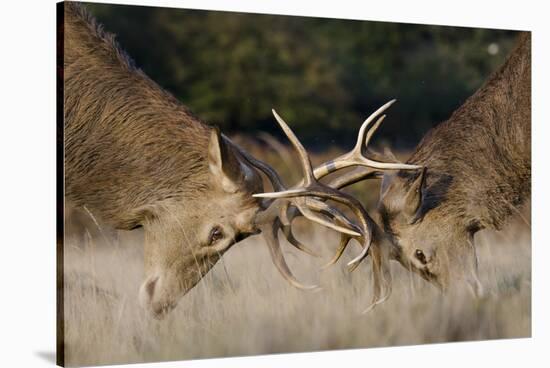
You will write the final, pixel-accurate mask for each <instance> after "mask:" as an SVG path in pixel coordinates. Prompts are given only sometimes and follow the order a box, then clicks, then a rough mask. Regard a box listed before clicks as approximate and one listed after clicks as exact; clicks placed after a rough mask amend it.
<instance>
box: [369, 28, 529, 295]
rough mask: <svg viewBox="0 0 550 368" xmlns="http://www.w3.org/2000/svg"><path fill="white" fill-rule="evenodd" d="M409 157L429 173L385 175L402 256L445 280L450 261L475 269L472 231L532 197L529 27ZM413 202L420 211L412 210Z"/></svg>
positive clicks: (389, 225) (386, 218)
mask: <svg viewBox="0 0 550 368" xmlns="http://www.w3.org/2000/svg"><path fill="white" fill-rule="evenodd" d="M408 162H409V163H414V164H420V165H422V166H424V167H425V168H426V171H425V174H424V176H422V174H421V173H419V172H413V173H411V172H406V171H401V172H399V173H397V174H396V175H395V174H394V175H386V177H385V178H384V182H383V185H382V199H381V202H380V206H379V209H380V214H381V218H382V221H383V223H384V227H385V229H386V231H387V232H388V233H390V234H392V236H393V239H394V244H395V245H396V247H397V251H396V253H397V256H396V257H397V258H398V259H399V260H400V261H401V262H402V263H403V264H404V265H405V266H407V267H411V266H412V267H413V268H414V269H416V270H419V272H420V273H421V274H422V275H423V276H425V278H427V279H430V280H431V281H436V283H440V284H442V286H445V285H447V284H449V283H450V280H449V279H448V278H449V277H450V276H448V275H446V273H447V272H448V270H447V269H446V268H447V267H453V266H454V265H458V264H461V266H460V267H458V268H459V269H461V270H462V271H464V269H466V268H471V267H468V266H464V264H463V262H462V260H464V259H471V257H467V256H464V254H465V252H464V250H465V249H473V247H470V246H468V245H464V244H466V243H471V242H472V239H473V234H474V233H475V232H477V231H478V230H481V229H484V228H490V229H500V228H501V227H502V226H503V224H504V223H505V221H506V220H507V218H508V217H509V216H510V215H511V214H512V213H514V212H516V211H517V208H518V207H519V206H521V205H522V204H523V203H524V202H525V201H526V200H527V199H528V198H529V197H530V193H531V37H530V34H529V33H523V34H521V35H520V37H519V40H518V44H517V46H516V47H515V49H514V50H513V51H512V53H511V55H510V56H509V58H508V59H507V61H506V62H505V64H504V65H503V66H502V67H501V68H500V69H499V70H498V71H497V72H495V73H494V74H493V75H492V76H491V77H490V78H489V79H488V81H487V82H486V83H485V84H484V85H483V86H482V87H481V88H480V89H479V90H478V91H477V92H476V93H475V94H474V95H472V96H471V97H470V98H469V99H468V100H467V101H466V102H465V103H464V104H463V105H462V106H461V107H460V108H459V109H458V110H456V111H455V112H454V113H453V114H452V116H451V117H450V118H449V120H447V121H445V122H444V123H442V124H440V125H438V126H437V127H435V128H433V129H432V130H431V131H430V132H428V134H426V136H425V137H424V138H423V139H422V141H421V142H420V144H419V145H418V146H417V147H416V150H415V151H414V153H413V154H412V155H411V157H410V159H409V160H408ZM409 207H410V208H413V210H414V211H413V212H410V211H409V213H407V208H409ZM416 249H420V250H422V251H423V252H424V253H425V256H426V257H427V259H428V265H427V266H423V265H422V264H419V262H418V260H417V259H415V257H414V255H413V253H414V251H415V250H416ZM458 249H461V251H458ZM467 253H471V252H467ZM445 257H447V258H448V260H447V261H443V260H442V258H445ZM430 258H432V259H431V261H432V266H431V267H430ZM459 258H462V260H459ZM474 258H475V257H474ZM468 262H469V261H468ZM443 263H449V264H448V265H447V266H443ZM474 268H475V266H474ZM426 272H427V273H426Z"/></svg>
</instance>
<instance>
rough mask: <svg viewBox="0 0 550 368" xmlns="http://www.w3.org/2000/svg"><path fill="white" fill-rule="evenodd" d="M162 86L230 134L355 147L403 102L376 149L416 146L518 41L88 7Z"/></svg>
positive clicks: (489, 34) (368, 25) (431, 29)
mask: <svg viewBox="0 0 550 368" xmlns="http://www.w3.org/2000/svg"><path fill="white" fill-rule="evenodd" d="M88 8H89V9H90V10H91V11H92V13H93V14H94V15H96V17H97V18H98V19H99V21H100V22H102V23H103V24H104V25H105V28H106V29H107V30H109V31H111V32H113V33H115V34H117V35H118V40H119V42H120V44H121V45H122V47H123V48H125V49H126V50H127V51H128V53H129V54H130V55H131V56H132V57H133V58H134V59H135V60H136V63H137V64H138V65H139V66H140V67H141V68H142V69H143V70H144V71H145V72H146V73H147V74H148V75H149V76H151V78H153V79H154V80H155V81H157V82H158V83H159V84H160V85H162V86H163V87H164V88H166V89H168V90H170V91H171V92H172V93H173V94H174V95H175V96H176V97H178V98H179V99H180V100H181V101H182V102H183V103H184V104H185V105H187V106H188V107H189V108H191V109H192V110H193V111H194V112H195V113H196V114H197V115H199V116H200V117H201V118H202V119H204V120H205V121H207V122H209V123H212V124H217V125H219V126H220V127H221V128H222V130H223V131H224V132H226V133H232V132H237V131H239V132H242V131H245V132H247V133H250V134H254V133H255V132H256V131H268V132H271V133H274V134H277V135H280V132H279V130H278V127H277V126H276V123H275V121H274V119H273V118H272V116H271V108H275V109H277V110H278V112H279V113H280V114H281V116H283V117H284V118H285V120H287V121H288V122H289V123H290V124H291V126H292V128H293V129H295V131H296V133H297V134H298V135H299V136H300V137H301V138H302V139H303V140H304V141H305V142H307V143H308V144H309V147H308V148H311V149H315V148H316V147H321V146H322V145H325V144H327V143H336V144H343V143H344V142H345V143H346V144H349V141H350V140H351V139H353V138H354V135H355V132H356V130H357V127H358V126H359V125H360V124H361V122H362V121H363V119H364V118H365V117H366V116H367V115H368V114H369V113H370V112H372V111H373V110H374V109H376V108H377V107H378V106H380V105H381V104H382V103H384V102H386V101H388V100H390V99H392V98H397V99H398V100H399V103H398V104H396V105H394V107H392V109H391V111H390V112H389V115H388V122H387V123H385V126H384V127H383V128H382V129H381V132H380V135H381V137H379V139H378V140H377V141H380V139H384V138H385V139H386V140H387V141H388V142H389V143H391V144H392V145H394V146H395V145H398V146H400V147H410V146H412V145H414V144H415V143H416V142H417V141H418V140H419V139H420V138H421V137H422V135H423V134H424V133H425V132H426V131H427V130H428V129H429V128H430V127H431V126H433V125H435V124H437V123H439V122H441V121H442V120H444V119H445V118H447V117H448V116H450V114H451V113H452V111H453V110H454V109H455V108H457V107H458V106H460V104H461V103H462V102H463V101H464V100H465V99H466V98H467V97H468V96H469V95H471V94H472V93H473V92H474V91H475V90H476V89H477V88H478V87H479V86H480V85H481V84H482V83H483V81H484V80H485V79H486V78H487V77H488V76H489V74H490V73H491V72H492V71H493V70H495V69H496V68H497V67H498V65H499V64H501V63H502V62H503V60H504V58H505V56H506V54H507V53H508V51H509V50H510V48H511V46H512V45H513V39H514V36H515V32H511V31H497V30H485V29H471V28H459V27H443V26H424V25H411V24H398V23H382V22H370V21H353V20H338V19H322V18H311V17H291V16H273V15H258V14H243V13H231V12H217V11H199V10H184V9H169V8H155V7H143V6H127V5H108V4H88Z"/></svg>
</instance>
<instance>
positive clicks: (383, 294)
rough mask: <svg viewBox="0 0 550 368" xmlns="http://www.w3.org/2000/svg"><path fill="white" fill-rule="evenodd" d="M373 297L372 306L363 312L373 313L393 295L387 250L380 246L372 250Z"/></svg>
mask: <svg viewBox="0 0 550 368" xmlns="http://www.w3.org/2000/svg"><path fill="white" fill-rule="evenodd" d="M371 258H372V268H373V295H372V302H371V304H370V305H369V306H368V307H367V308H366V309H365V310H364V311H363V312H362V314H366V313H368V312H370V311H372V310H373V309H374V308H375V307H376V306H377V305H378V304H382V303H384V302H385V301H386V300H387V299H388V298H389V297H390V295H391V292H392V282H391V272H390V270H389V262H388V260H387V258H388V254H387V250H384V249H382V247H380V245H376V246H374V247H373V248H372V257H371Z"/></svg>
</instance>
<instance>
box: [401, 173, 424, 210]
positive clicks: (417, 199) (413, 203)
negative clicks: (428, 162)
mask: <svg viewBox="0 0 550 368" xmlns="http://www.w3.org/2000/svg"><path fill="white" fill-rule="evenodd" d="M425 182H426V167H424V168H423V169H422V172H421V173H420V175H418V177H417V178H416V179H414V181H413V182H412V184H411V186H410V188H409V190H408V191H407V194H406V195H405V203H404V207H403V211H404V212H405V213H406V214H407V215H409V216H411V217H412V218H415V217H416V213H417V211H418V209H419V208H420V205H421V204H422V195H423V189H424V186H425Z"/></svg>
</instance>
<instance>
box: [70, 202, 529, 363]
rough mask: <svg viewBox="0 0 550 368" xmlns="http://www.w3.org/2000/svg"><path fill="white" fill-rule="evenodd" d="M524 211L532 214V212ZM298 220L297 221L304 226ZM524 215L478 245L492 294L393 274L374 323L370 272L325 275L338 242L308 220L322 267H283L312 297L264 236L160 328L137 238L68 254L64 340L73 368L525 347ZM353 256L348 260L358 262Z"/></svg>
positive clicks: (307, 234)
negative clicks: (516, 341)
mask: <svg viewBox="0 0 550 368" xmlns="http://www.w3.org/2000/svg"><path fill="white" fill-rule="evenodd" d="M526 213H528V211H526ZM299 221H302V220H299ZM527 221H528V220H525V218H522V217H520V216H518V218H517V219H514V220H513V221H512V222H511V224H510V226H508V227H507V228H506V230H505V231H502V232H489V231H486V232H481V233H479V234H478V235H477V236H476V242H477V245H478V255H479V260H480V273H481V275H480V276H481V280H482V283H483V284H484V286H485V288H486V290H487V291H488V295H487V296H486V297H484V298H483V299H474V298H473V297H472V296H471V295H470V294H469V293H467V292H466V291H465V290H464V291H462V292H458V293H457V294H454V295H446V296H444V295H441V294H440V293H439V292H438V291H437V290H435V289H434V288H433V287H432V286H430V285H428V284H427V283H426V282H424V281H423V280H421V279H420V278H419V277H416V276H412V275H409V274H408V273H407V272H405V270H403V269H402V268H401V266H399V265H398V264H395V265H393V268H392V271H393V274H394V291H393V294H392V297H391V298H390V299H389V300H388V301H387V302H386V303H384V304H382V305H380V306H379V307H377V308H376V309H374V310H373V311H372V312H370V313H369V314H367V315H361V314H360V311H361V310H362V309H363V308H364V307H365V306H367V304H368V301H369V300H370V299H369V298H370V294H369V288H370V285H371V280H370V273H369V268H370V264H369V262H364V264H363V265H361V267H359V269H357V270H356V271H355V272H354V273H352V274H349V273H347V272H346V271H345V267H344V263H343V262H341V263H339V264H338V265H336V266H333V267H332V268H330V269H328V270H324V271H320V270H319V268H320V266H321V265H322V264H323V263H324V262H326V260H328V259H329V257H330V255H331V254H332V251H334V249H335V247H336V246H337V237H336V234H334V233H333V232H331V231H329V230H325V229H323V228H320V227H314V226H313V225H309V224H307V225H306V223H305V222H303V223H302V224H301V225H302V226H299V230H300V231H299V236H300V239H303V240H307V243H308V244H309V245H311V246H313V247H315V248H316V249H318V250H319V251H320V252H321V253H322V255H323V257H322V259H316V258H313V257H310V256H308V255H305V254H302V253H298V252H296V251H294V249H292V248H291V247H290V245H288V244H286V245H285V246H284V248H285V249H286V258H287V260H288V262H289V264H290V266H291V268H292V269H293V270H294V272H295V273H296V274H297V275H298V276H299V277H300V279H301V280H303V281H310V282H318V283H320V285H321V286H322V287H323V290H322V291H320V292H317V293H311V292H305V291H300V290H297V289H295V288H293V287H292V286H290V285H289V284H288V283H287V282H286V281H285V280H284V279H283V278H282V277H281V276H280V275H279V274H278V272H277V270H276V269H275V267H274V266H273V265H272V263H271V261H270V258H269V254H268V250H267V248H266V247H265V245H264V244H263V242H262V240H261V238H260V237H252V238H249V239H247V240H245V241H244V242H242V243H240V244H238V245H236V246H234V247H233V248H232V249H231V250H229V251H228V253H227V254H226V255H225V256H224V257H223V259H222V261H220V262H218V264H217V265H216V266H215V267H214V268H213V269H212V271H211V272H210V273H209V274H208V275H207V276H206V278H204V279H203V281H202V282H201V283H199V285H198V286H197V287H195V288H194V289H193V290H192V291H191V292H190V293H189V294H187V296H185V297H184V298H183V299H182V300H181V302H180V303H179V305H178V307H177V308H176V309H175V310H174V311H173V312H172V313H171V314H170V315H169V316H168V317H167V318H166V319H165V320H162V321H158V320H154V319H151V318H149V316H148V315H146V314H145V312H144V311H142V310H141V309H140V307H139V306H138V303H137V292H138V287H139V285H140V283H141V281H142V278H143V265H142V242H143V239H142V234H141V233H140V231H139V230H135V231H133V232H118V233H117V234H116V236H111V235H107V234H105V236H104V234H100V235H98V236H93V237H91V236H86V237H84V238H81V239H80V240H77V238H73V237H69V238H68V239H67V241H66V247H65V265H66V270H65V321H66V322H65V329H66V330H65V336H66V352H65V354H66V362H67V364H68V365H95V364H108V363H127V362H143V361H159V360H176V359H195V358H207V357H220V356H236V355H252V354H270V353H281V352H298V351H316V350H325V349H345V348H364V347H380V346H396V345H410V344H424V343H439V342H448V341H464V340H483V339H497V338H517V337H528V336H530V334H531V266H530V265H531V246H530V244H531V237H530V228H529V225H528V223H527ZM356 252H357V248H350V250H349V251H348V253H347V254H346V257H344V258H345V259H344V261H345V260H349V259H350V258H351V256H352V254H351V253H353V254H355V253H356Z"/></svg>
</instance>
